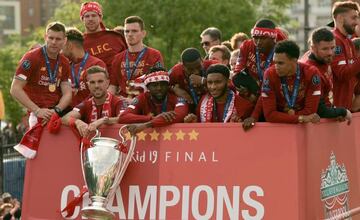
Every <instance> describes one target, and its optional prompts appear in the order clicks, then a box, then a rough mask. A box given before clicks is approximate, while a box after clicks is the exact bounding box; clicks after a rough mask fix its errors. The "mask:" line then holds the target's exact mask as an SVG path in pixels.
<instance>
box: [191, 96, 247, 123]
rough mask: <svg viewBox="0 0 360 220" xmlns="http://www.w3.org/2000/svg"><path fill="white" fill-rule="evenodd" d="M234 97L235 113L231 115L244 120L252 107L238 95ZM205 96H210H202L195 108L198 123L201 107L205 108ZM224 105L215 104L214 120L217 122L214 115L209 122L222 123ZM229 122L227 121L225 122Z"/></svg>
mask: <svg viewBox="0 0 360 220" xmlns="http://www.w3.org/2000/svg"><path fill="white" fill-rule="evenodd" d="M234 95H235V100H234V108H235V112H234V113H233V114H236V115H237V116H238V117H240V118H241V119H242V120H244V119H245V118H247V117H249V116H250V114H251V112H252V110H253V108H254V105H253V104H252V103H251V102H250V101H248V100H246V99H244V98H242V97H240V96H239V95H236V94H234ZM206 96H210V94H209V93H207V94H205V95H203V96H202V97H201V99H200V102H199V105H198V106H197V108H196V115H197V118H198V121H199V122H200V121H201V120H200V119H201V108H202V106H205V105H206V103H204V102H205V100H206ZM225 105H226V103H225V102H223V103H218V102H216V113H217V115H216V118H217V119H218V120H215V115H212V120H211V122H222V121H221V119H222V118H223V116H224V111H225ZM227 122H229V121H227Z"/></svg>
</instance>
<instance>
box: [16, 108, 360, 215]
mask: <svg viewBox="0 0 360 220" xmlns="http://www.w3.org/2000/svg"><path fill="white" fill-rule="evenodd" d="M119 128H120V126H118V125H116V126H109V127H103V128H101V129H100V130H101V132H102V136H108V137H114V138H117V137H118V136H117V133H118V130H119ZM359 131H360V115H357V114H355V115H354V116H353V121H352V123H351V125H347V124H346V123H345V122H342V123H340V122H334V121H322V122H321V123H319V124H315V125H314V124H306V125H305V124H300V125H287V124H272V123H258V124H257V125H256V126H255V127H254V129H252V130H250V131H249V132H244V131H243V130H242V128H241V125H240V124H220V123H213V124H176V125H172V126H169V127H164V128H159V129H148V130H145V131H144V132H141V133H139V134H138V141H137V146H136V150H135V154H134V156H133V160H132V162H131V163H130V165H129V167H128V169H127V171H126V174H125V176H124V179H123V181H122V182H121V184H120V187H119V189H118V190H117V192H116V194H115V196H114V198H111V199H110V202H109V204H108V208H109V209H110V210H111V211H113V212H114V213H115V214H116V216H117V219H167V220H168V219H170V220H172V219H174V220H179V219H184V220H185V219H234V220H239V219H246V220H250V219H270V220H275V219H276V220H278V219H291V220H318V219H319V220H320V219H342V218H340V217H345V216H350V215H352V217H351V218H352V219H353V220H356V219H360V215H357V213H358V210H359V209H358V208H359V207H360V183H359V181H360V170H359V167H360V136H359V135H357V134H359ZM83 185H84V182H83V178H82V176H81V167H80V157H79V146H78V142H77V140H76V137H75V136H74V135H73V133H72V132H71V131H70V129H69V128H67V127H62V128H61V131H60V133H59V134H57V135H52V134H49V133H47V131H45V132H44V133H43V136H42V139H41V143H40V147H39V151H38V154H37V157H36V158H35V159H33V160H30V161H27V164H26V175H25V185H24V196H23V217H22V219H26V220H43V219H52V220H57V219H63V216H62V215H61V214H60V212H59V210H61V209H62V208H64V207H65V206H66V204H67V203H68V202H69V201H70V200H71V199H72V198H74V195H77V194H79V192H80V190H81V189H82V186H83ZM85 197H86V196H85ZM88 203H89V199H88V196H87V197H86V198H85V200H84V201H83V203H82V204H81V205H79V206H78V207H77V208H76V209H75V212H74V214H73V215H72V216H71V217H70V218H69V219H81V216H80V209H81V208H82V207H83V206H85V205H87V204H88ZM337 217H339V218H337Z"/></svg>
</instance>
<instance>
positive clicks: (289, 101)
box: [280, 64, 300, 109]
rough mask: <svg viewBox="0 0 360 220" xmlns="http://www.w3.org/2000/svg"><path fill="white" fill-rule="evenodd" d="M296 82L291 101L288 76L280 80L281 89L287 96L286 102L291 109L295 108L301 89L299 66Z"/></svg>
mask: <svg viewBox="0 0 360 220" xmlns="http://www.w3.org/2000/svg"><path fill="white" fill-rule="evenodd" d="M295 77H296V78H295V82H294V90H293V94H292V96H291V99H290V95H289V89H288V85H287V82H286V76H283V77H281V78H280V80H281V87H282V90H283V93H284V96H285V100H286V102H287V104H288V106H289V108H290V109H293V108H294V106H295V102H296V97H297V95H298V93H299V87H300V67H299V64H298V65H297V67H296V76H295Z"/></svg>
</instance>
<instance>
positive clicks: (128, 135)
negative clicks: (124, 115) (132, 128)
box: [124, 132, 131, 141]
mask: <svg viewBox="0 0 360 220" xmlns="http://www.w3.org/2000/svg"><path fill="white" fill-rule="evenodd" d="M124 135H125V140H126V141H128V140H130V139H131V134H130V132H126V133H125V134H124Z"/></svg>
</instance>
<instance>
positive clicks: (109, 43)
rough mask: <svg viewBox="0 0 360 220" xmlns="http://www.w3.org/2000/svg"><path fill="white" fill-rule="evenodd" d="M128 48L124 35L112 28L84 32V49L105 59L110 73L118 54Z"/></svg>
mask: <svg viewBox="0 0 360 220" xmlns="http://www.w3.org/2000/svg"><path fill="white" fill-rule="evenodd" d="M126 48H127V46H126V43H125V39H124V37H123V36H122V35H121V34H120V33H118V32H116V31H112V30H102V31H99V32H96V33H85V34H84V49H85V50H86V51H87V52H89V53H90V54H91V55H93V56H95V57H97V58H99V59H100V60H102V61H104V63H105V64H106V66H107V70H108V71H109V73H110V72H111V63H112V61H113V59H114V57H115V55H116V54H118V53H120V52H121V51H123V50H125V49H126Z"/></svg>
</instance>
